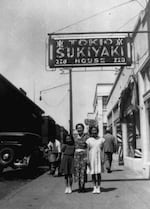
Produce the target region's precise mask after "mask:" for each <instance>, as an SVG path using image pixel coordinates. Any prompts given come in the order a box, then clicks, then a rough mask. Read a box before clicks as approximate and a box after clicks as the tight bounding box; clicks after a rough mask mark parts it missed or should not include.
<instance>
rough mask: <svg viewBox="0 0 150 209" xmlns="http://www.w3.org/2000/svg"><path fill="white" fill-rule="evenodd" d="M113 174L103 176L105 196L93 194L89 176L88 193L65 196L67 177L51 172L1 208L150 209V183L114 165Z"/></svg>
mask: <svg viewBox="0 0 150 209" xmlns="http://www.w3.org/2000/svg"><path fill="white" fill-rule="evenodd" d="M112 170H113V172H112V173H111V174H107V173H103V174H102V184H101V194H92V193H91V191H92V182H91V179H90V178H89V177H88V183H86V192H85V193H78V191H77V184H74V185H73V193H72V194H68V195H66V194H64V189H65V186H64V178H63V177H52V176H49V175H48V174H47V173H45V174H44V175H42V176H40V177H39V178H37V179H36V180H33V181H32V182H30V183H28V184H26V185H25V186H23V187H22V188H21V189H19V190H18V191H17V192H15V193H14V194H11V195H10V196H9V197H7V199H5V200H2V201H0V208H1V209H29V208H30V209H31V208H32V209H109V208H111V209H119V208H121V209H149V208H150V199H149V198H150V180H144V179H142V177H141V176H140V175H139V174H137V173H133V172H132V171H130V170H129V169H126V168H124V166H118V164H117V162H116V161H114V162H113V166H112Z"/></svg>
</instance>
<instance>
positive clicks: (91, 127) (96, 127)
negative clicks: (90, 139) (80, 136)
mask: <svg viewBox="0 0 150 209" xmlns="http://www.w3.org/2000/svg"><path fill="white" fill-rule="evenodd" d="M93 128H95V129H96V130H97V133H99V128H98V126H90V127H89V134H90V135H91V132H92V129H93Z"/></svg>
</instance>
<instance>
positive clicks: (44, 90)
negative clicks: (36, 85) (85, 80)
mask: <svg viewBox="0 0 150 209" xmlns="http://www.w3.org/2000/svg"><path fill="white" fill-rule="evenodd" d="M68 84H69V83H64V84H60V85H57V86H53V87H51V88H47V89H43V90H41V91H40V97H39V100H40V101H41V100H42V93H43V92H47V91H50V90H53V89H56V88H59V87H62V86H67V85H68Z"/></svg>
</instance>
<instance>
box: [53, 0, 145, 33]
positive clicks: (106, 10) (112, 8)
mask: <svg viewBox="0 0 150 209" xmlns="http://www.w3.org/2000/svg"><path fill="white" fill-rule="evenodd" d="M133 1H136V2H137V3H139V2H138V1H137V0H130V1H127V2H124V3H122V4H118V5H116V6H113V7H111V8H109V9H105V10H103V11H100V12H97V13H95V14H93V15H91V16H89V17H86V18H83V19H81V20H79V21H77V22H74V23H72V24H70V25H67V26H65V27H62V28H60V29H58V30H56V31H55V32H53V34H55V33H58V32H59V31H62V30H65V29H67V28H70V27H72V26H74V25H77V24H79V23H81V22H85V21H87V20H89V19H91V18H93V17H96V16H98V15H100V14H103V13H105V12H109V11H111V10H114V9H117V8H119V7H122V6H124V5H126V4H129V3H132V2H133ZM140 5H141V4H140ZM141 6H142V7H143V5H141Z"/></svg>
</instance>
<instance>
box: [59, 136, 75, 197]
mask: <svg viewBox="0 0 150 209" xmlns="http://www.w3.org/2000/svg"><path fill="white" fill-rule="evenodd" d="M74 152H75V145H74V140H73V137H72V136H71V135H67V136H66V139H65V143H64V144H63V145H62V153H63V157H62V161H61V172H62V173H63V174H64V176H65V185H66V189H65V193H66V194H69V193H71V192H72V182H73V179H72V174H73V172H74Z"/></svg>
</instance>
